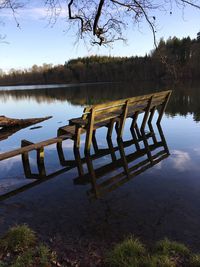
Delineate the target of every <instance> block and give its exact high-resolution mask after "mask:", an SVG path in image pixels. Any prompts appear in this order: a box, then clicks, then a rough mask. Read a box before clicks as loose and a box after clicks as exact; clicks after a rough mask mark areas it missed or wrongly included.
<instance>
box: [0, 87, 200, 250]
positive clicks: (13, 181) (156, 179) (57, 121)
mask: <svg viewBox="0 0 200 267" xmlns="http://www.w3.org/2000/svg"><path fill="white" fill-rule="evenodd" d="M169 89H172V90H173V94H172V96H171V99H170V102H169V104H168V107H167V109H166V112H165V114H164V117H163V119H162V123H161V124H162V130H163V133H164V136H165V139H166V142H167V146H168V149H169V153H170V155H169V156H167V157H166V158H165V159H163V160H162V161H160V162H159V163H158V164H155V165H154V166H153V167H151V168H148V169H146V170H145V171H144V172H142V173H140V174H139V175H138V176H135V177H134V179H130V180H129V181H128V182H126V183H124V184H123V185H122V186H120V187H118V188H116V190H112V192H110V193H107V194H105V195H104V196H103V197H102V198H101V199H97V200H94V199H91V198H89V196H88V191H89V190H90V188H91V185H90V184H88V183H86V184H81V183H75V182H74V179H76V178H77V177H78V172H77V169H76V168H71V169H70V170H66V171H63V173H61V174H59V175H55V176H54V178H52V179H50V180H48V181H45V182H44V183H41V184H39V185H36V186H34V187H33V188H30V189H28V190H25V191H24V192H22V193H19V194H17V195H16V196H13V197H11V198H8V199H6V200H3V201H1V202H0V215H1V217H0V232H3V231H5V230H6V229H7V228H8V227H9V226H10V225H13V224H16V223H27V224H29V225H30V226H31V227H33V228H34V229H35V230H36V231H37V232H39V234H40V236H42V237H43V238H44V239H47V240H48V239H49V238H52V239H53V240H54V241H53V242H59V241H61V240H62V242H64V244H65V246H64V247H65V248H66V249H67V248H68V247H70V246H74V247H76V248H77V250H78V251H82V250H83V249H84V247H85V246H87V244H90V243H91V242H92V243H93V244H97V246H98V247H106V246H108V243H110V242H115V241H118V240H121V239H122V238H123V237H124V236H126V235H128V234H130V233H131V234H134V235H135V236H138V237H140V238H141V239H142V240H144V241H145V242H146V243H148V242H152V240H159V239H160V238H163V237H168V238H170V239H173V240H177V241H181V242H184V243H186V244H188V245H189V246H191V247H192V248H194V249H198V248H199V247H200V238H199V236H200V208H199V207H200V84H183V85H169V86H165V85H155V84H150V83H145V84H139V85H138V84H131V85H130V84H119V83H116V84H109V83H105V84H96V85H95V84H91V85H87V84H85V85H81V86H79V85H74V86H67V87H66V86H64V85H62V86H60V87H59V86H57V87H56V86H52V85H51V86H48V88H45V87H44V86H42V87H40V86H37V87H34V86H31V87H28V86H27V87H25V86H23V87H13V88H11V87H8V88H6V87H0V102H1V114H2V115H5V116H7V117H14V118H30V117H44V116H53V118H52V119H50V120H47V121H45V122H42V123H39V124H37V125H34V126H39V127H38V128H37V127H36V129H32V130H31V129H30V128H32V127H33V126H32V127H27V128H25V129H22V130H20V131H18V132H16V133H14V134H13V135H11V136H10V137H8V138H7V139H4V140H2V141H1V147H0V150H1V152H4V151H9V150H12V149H15V148H17V147H19V146H20V145H21V140H22V139H27V140H29V141H31V142H39V141H42V140H45V139H47V138H51V137H54V136H56V134H57V129H58V128H59V127H61V126H63V125H66V124H67V123H68V120H69V119H71V118H74V117H79V116H81V114H82V111H83V108H84V106H85V105H88V104H95V103H103V102H105V101H110V100H114V99H120V98H125V97H131V96H135V95H142V94H147V93H151V92H155V91H162V90H169ZM40 126H42V127H40ZM129 126H130V123H129V121H128V120H127V123H126V126H125V131H124V136H123V139H124V140H128V139H130V138H131V136H130V130H129ZM105 133H106V130H105V129H103V128H102V129H99V130H98V131H97V140H98V144H99V147H100V148H102V149H105V148H107V143H106V142H105ZM156 134H157V136H159V133H158V132H156ZM81 142H82V143H83V142H84V136H83V137H82V140H81ZM113 142H114V144H115V145H116V140H115V136H114V137H113ZM63 147H64V153H65V156H66V157H67V159H73V150H72V142H71V141H65V142H64V144H63ZM133 150H134V148H133V146H128V147H127V148H126V149H125V152H126V153H127V154H128V153H131V151H133ZM81 153H82V155H83V149H81ZM116 155H117V157H118V158H119V157H120V156H119V152H117V153H116ZM35 156H36V155H35V153H34V152H31V153H30V163H31V168H32V171H33V172H37V168H36V159H35ZM109 162H111V156H110V155H109V154H105V155H104V156H102V157H100V158H99V159H96V160H95V161H94V165H95V166H104V165H106V164H108V163H109ZM45 165H46V171H47V174H52V173H54V172H56V171H57V170H60V168H61V166H60V163H59V158H58V154H57V151H56V146H55V145H52V146H50V147H48V148H46V149H45ZM84 169H85V170H86V166H84ZM119 169H120V166H119ZM118 171H119V170H114V172H115V173H116V174H117V172H118ZM104 176H105V177H104V179H106V176H107V173H106V172H105V175H104ZM33 181H35V180H34V179H26V177H25V175H24V170H23V165H22V161H21V157H15V158H12V159H8V160H5V161H2V162H0V193H1V194H4V193H5V192H7V191H9V190H10V189H14V188H16V186H17V187H18V186H21V185H24V184H27V183H30V182H33ZM83 244H84V246H82V245H83Z"/></svg>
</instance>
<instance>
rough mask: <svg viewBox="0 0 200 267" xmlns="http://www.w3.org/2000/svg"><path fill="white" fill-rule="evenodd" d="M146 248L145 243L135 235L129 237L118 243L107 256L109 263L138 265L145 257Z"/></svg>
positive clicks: (122, 265) (127, 266)
mask: <svg viewBox="0 0 200 267" xmlns="http://www.w3.org/2000/svg"><path fill="white" fill-rule="evenodd" d="M145 253H146V249H145V247H144V246H143V244H142V243H141V242H140V241H139V240H138V239H136V238H134V237H129V238H127V239H126V240H124V241H123V242H122V243H120V244H118V245H116V246H115V247H114V249H113V250H112V251H111V252H110V253H109V254H108V256H107V259H106V261H107V263H108V264H109V266H113V267H132V266H134V267H137V266H140V265H139V264H140V261H141V259H142V258H143V257H144V255H145Z"/></svg>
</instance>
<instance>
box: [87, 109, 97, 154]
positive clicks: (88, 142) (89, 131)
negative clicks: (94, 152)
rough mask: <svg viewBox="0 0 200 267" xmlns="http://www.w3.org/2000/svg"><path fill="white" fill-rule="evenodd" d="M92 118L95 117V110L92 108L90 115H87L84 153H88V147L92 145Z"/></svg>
mask: <svg viewBox="0 0 200 267" xmlns="http://www.w3.org/2000/svg"><path fill="white" fill-rule="evenodd" d="M94 116H95V108H92V109H91V113H90V114H89V115H88V125H87V126H86V141H85V153H88V152H89V151H90V146H91V143H92V135H93V130H94Z"/></svg>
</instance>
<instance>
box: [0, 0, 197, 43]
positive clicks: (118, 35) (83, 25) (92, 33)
mask: <svg viewBox="0 0 200 267" xmlns="http://www.w3.org/2000/svg"><path fill="white" fill-rule="evenodd" d="M23 4H24V2H23V0H21V1H20V0H19V1H17V0H0V9H2V8H10V9H11V10H12V12H13V15H14V17H15V11H16V9H17V8H20V7H21V6H23ZM44 4H45V5H46V6H47V7H48V11H49V12H50V13H49V14H50V16H51V19H52V18H53V21H54V22H55V21H56V19H57V18H58V17H59V14H60V12H61V10H62V9H66V10H67V14H68V15H67V16H68V19H69V21H71V22H75V23H77V27H78V30H77V34H78V36H79V37H81V38H83V37H89V38H90V41H91V43H92V44H98V45H105V44H109V43H111V42H114V41H116V40H124V34H123V33H124V29H125V28H127V27H128V26H130V24H139V23H141V22H142V21H143V20H145V21H146V22H147V23H148V25H149V27H150V29H151V31H152V34H153V38H154V44H155V45H156V16H155V15H154V11H155V13H156V11H158V10H159V11H160V12H162V11H165V12H170V13H172V12H173V5H176V6H178V7H179V8H182V9H185V8H186V7H187V6H192V7H194V8H197V9H200V0H44ZM15 19H16V17H15ZM16 21H17V20H16ZM17 25H18V26H19V24H18V23H17Z"/></svg>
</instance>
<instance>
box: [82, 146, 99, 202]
mask: <svg viewBox="0 0 200 267" xmlns="http://www.w3.org/2000/svg"><path fill="white" fill-rule="evenodd" d="M85 157H86V162H87V167H88V172H89V174H90V181H91V184H92V189H93V191H94V194H95V197H96V198H98V196H99V193H98V187H97V182H96V180H97V178H96V174H95V170H94V168H93V164H92V158H91V156H90V153H89V152H88V151H86V153H85Z"/></svg>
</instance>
